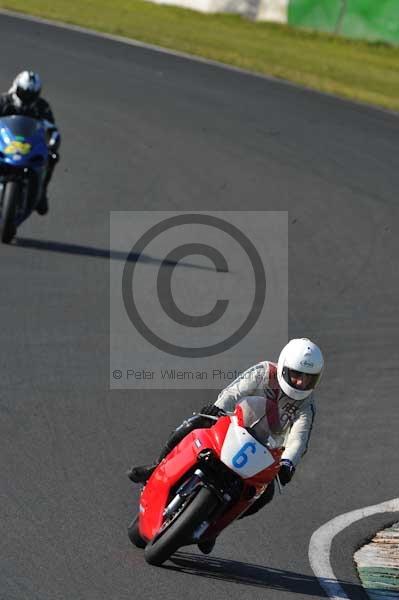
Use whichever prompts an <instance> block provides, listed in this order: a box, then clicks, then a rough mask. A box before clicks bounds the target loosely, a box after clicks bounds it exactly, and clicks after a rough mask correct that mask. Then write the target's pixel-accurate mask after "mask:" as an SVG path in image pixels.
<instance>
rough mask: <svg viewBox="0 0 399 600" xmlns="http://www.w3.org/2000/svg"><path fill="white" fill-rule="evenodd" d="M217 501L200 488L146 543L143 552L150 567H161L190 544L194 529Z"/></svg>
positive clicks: (210, 492) (211, 494)
mask: <svg viewBox="0 0 399 600" xmlns="http://www.w3.org/2000/svg"><path fill="white" fill-rule="evenodd" d="M217 504H218V499H217V498H216V496H215V494H214V493H213V492H212V491H211V490H209V489H208V488H205V487H201V488H200V490H199V491H198V493H197V494H196V495H195V496H194V497H193V498H188V499H187V503H186V504H185V505H184V506H183V508H182V509H180V511H179V513H178V515H177V516H176V518H172V520H171V521H170V523H169V524H167V525H166V526H165V527H164V528H163V529H161V531H160V532H159V533H158V534H157V535H155V536H154V538H153V539H152V540H151V541H150V542H148V544H147V545H146V547H145V550H144V556H145V559H146V561H147V562H148V563H149V564H150V565H156V566H160V565H162V564H163V563H164V562H165V561H166V560H167V559H168V558H169V557H170V556H171V555H172V554H173V553H174V552H176V550H178V549H179V548H180V547H181V546H185V545H187V544H189V543H190V540H191V537H192V534H193V533H194V531H195V529H196V528H197V527H198V526H199V525H201V523H202V522H203V521H205V520H206V518H207V517H208V516H209V514H210V513H211V512H212V511H213V509H214V508H215V507H216V506H217Z"/></svg>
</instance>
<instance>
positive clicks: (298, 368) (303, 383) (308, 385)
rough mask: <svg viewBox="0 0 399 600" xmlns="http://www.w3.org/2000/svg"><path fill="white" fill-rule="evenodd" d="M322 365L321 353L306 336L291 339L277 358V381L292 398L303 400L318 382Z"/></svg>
mask: <svg viewBox="0 0 399 600" xmlns="http://www.w3.org/2000/svg"><path fill="white" fill-rule="evenodd" d="M323 367H324V359H323V355H322V353H321V350H320V348H319V347H318V346H316V344H314V343H313V342H311V341H310V340H308V339H307V338H300V339H294V340H291V341H290V342H288V344H287V345H286V346H284V348H283V349H282V351H281V353H280V356H279V359H278V364H277V379H278V383H279V385H280V387H281V389H282V390H283V392H284V393H285V394H286V395H287V396H289V397H290V398H292V399H293V400H304V399H305V398H307V397H308V396H309V395H310V394H311V393H312V391H313V390H314V388H315V387H316V385H317V383H318V382H319V379H320V377H321V373H322V371H323Z"/></svg>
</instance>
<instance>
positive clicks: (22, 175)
mask: <svg viewBox="0 0 399 600" xmlns="http://www.w3.org/2000/svg"><path fill="white" fill-rule="evenodd" d="M48 157H49V152H48V147H47V143H46V129H45V127H44V125H43V123H42V122H41V121H38V120H36V119H32V118H30V117H22V116H19V115H18V116H17V115H14V116H11V117H3V118H0V184H1V187H0V189H1V194H0V197H1V202H3V194H4V189H5V186H6V185H8V182H11V181H14V182H19V183H20V188H19V189H20V192H21V193H20V196H19V197H18V201H17V205H16V212H15V217H14V223H15V225H16V226H18V225H20V224H21V223H22V222H23V221H25V219H27V218H28V217H29V215H30V214H31V212H32V211H33V210H34V209H35V208H36V206H37V203H38V202H39V201H40V198H41V196H42V193H43V182H44V180H45V176H46V171H47V164H48ZM1 219H2V217H0V221H1Z"/></svg>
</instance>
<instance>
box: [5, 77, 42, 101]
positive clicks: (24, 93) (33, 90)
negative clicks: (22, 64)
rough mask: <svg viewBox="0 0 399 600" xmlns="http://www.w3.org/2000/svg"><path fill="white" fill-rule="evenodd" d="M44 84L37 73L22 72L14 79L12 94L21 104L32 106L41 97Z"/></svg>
mask: <svg viewBox="0 0 399 600" xmlns="http://www.w3.org/2000/svg"><path fill="white" fill-rule="evenodd" d="M41 90H42V82H41V80H40V77H39V75H38V74H37V73H34V72H33V71H22V72H21V73H19V74H18V75H17V76H16V78H15V79H14V81H13V83H12V86H11V88H10V93H11V94H13V97H14V99H15V100H16V101H17V102H18V103H19V104H31V103H32V102H34V101H35V100H37V98H38V97H39V96H40V92H41Z"/></svg>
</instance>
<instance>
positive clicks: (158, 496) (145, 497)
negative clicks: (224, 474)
mask: <svg viewBox="0 0 399 600" xmlns="http://www.w3.org/2000/svg"><path fill="white" fill-rule="evenodd" d="M235 416H236V417H237V422H238V424H239V425H241V424H242V422H243V419H242V411H241V408H240V407H237V408H236V411H235ZM230 423H231V418H230V417H228V416H226V417H221V418H220V419H219V420H218V421H217V422H216V423H215V425H214V426H213V427H211V428H209V429H196V430H195V431H193V432H191V433H189V434H188V435H187V436H186V437H185V438H184V439H183V440H182V441H181V442H180V444H178V445H177V446H176V447H175V448H174V449H173V450H172V451H171V452H170V454H168V456H167V457H166V458H165V459H164V460H163V461H162V462H161V463H160V464H159V465H158V467H157V468H156V469H155V471H154V473H153V474H152V476H151V477H150V479H149V480H148V482H147V484H146V486H145V488H144V489H143V491H142V494H141V497H140V512H139V531H140V534H141V536H142V537H143V538H145V539H146V540H150V539H152V538H153V537H154V535H155V534H156V533H157V532H158V530H159V528H160V527H161V525H162V522H163V513H164V510H165V507H166V506H167V505H168V503H169V502H170V495H171V490H172V489H173V488H174V487H175V486H176V485H177V484H181V483H183V481H184V479H185V476H186V474H187V473H188V472H189V471H190V470H192V469H193V467H195V465H196V463H197V456H198V454H199V453H200V452H202V451H203V450H205V449H207V448H209V449H212V450H213V451H214V453H215V454H216V455H217V456H218V457H220V456H221V453H222V446H223V443H224V440H225V438H226V434H227V431H228V429H229V427H230ZM241 426H242V425H241ZM282 451H283V450H282V449H280V448H279V449H275V450H270V452H271V454H272V455H273V457H274V459H275V463H274V464H273V465H271V466H270V467H268V468H267V469H265V470H263V471H261V472H259V473H257V474H256V475H255V476H253V477H250V478H247V479H244V480H243V481H244V488H243V491H242V495H241V499H240V501H239V502H237V503H236V504H235V505H234V506H232V508H231V509H230V510H229V511H227V512H226V513H225V514H224V515H223V516H222V517H221V518H220V519H219V520H218V521H217V522H216V523H214V524H212V525H211V526H210V528H209V530H208V532H207V537H208V534H209V535H212V534H215V533H219V532H220V531H221V530H222V529H224V528H225V527H226V526H227V525H228V524H229V523H231V521H233V520H234V519H235V518H236V517H237V516H238V515H240V514H241V513H243V512H245V510H246V509H247V508H248V507H249V506H250V505H251V504H252V503H253V502H254V499H253V496H254V494H253V491H254V488H255V489H256V494H260V493H262V492H263V491H264V490H265V488H266V486H267V484H268V483H270V482H271V481H272V480H273V479H274V477H275V476H276V475H277V473H278V471H279V468H280V465H279V463H280V458H281V454H282Z"/></svg>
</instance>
